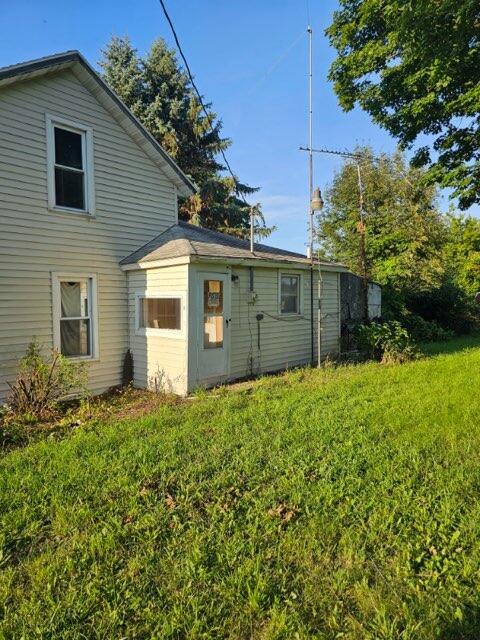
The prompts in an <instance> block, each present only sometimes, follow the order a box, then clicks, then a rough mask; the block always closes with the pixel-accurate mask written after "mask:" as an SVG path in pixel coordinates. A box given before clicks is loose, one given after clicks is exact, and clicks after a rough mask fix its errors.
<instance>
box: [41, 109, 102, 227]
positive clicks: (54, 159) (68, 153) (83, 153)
mask: <svg viewBox="0 0 480 640" xmlns="http://www.w3.org/2000/svg"><path fill="white" fill-rule="evenodd" d="M47 133H48V139H47V140H48V144H47V152H48V154H47V155H48V201H49V207H50V208H53V209H60V210H66V211H71V212H80V213H90V214H93V163H92V160H91V158H92V132H91V129H89V128H88V127H82V126H77V125H75V124H73V123H70V122H67V121H62V120H59V119H56V118H53V117H52V116H47Z"/></svg>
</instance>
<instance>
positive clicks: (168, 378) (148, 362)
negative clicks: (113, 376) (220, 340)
mask: <svg viewBox="0 0 480 640" xmlns="http://www.w3.org/2000/svg"><path fill="white" fill-rule="evenodd" d="M127 277H128V291H129V294H128V301H129V323H130V349H131V351H132V354H133V362H134V376H135V378H134V385H135V386H136V387H140V388H144V387H147V388H150V389H158V390H164V391H167V392H174V393H178V394H180V395H184V394H186V393H187V353H188V346H187V345H188V343H187V341H188V330H187V327H188V322H187V318H188V308H189V305H188V302H187V300H188V296H187V291H188V264H184V265H176V266H169V267H158V268H153V269H142V270H137V271H127ZM142 297H147V298H149V297H150V298H155V297H156V298H161V297H163V298H180V299H181V301H182V302H181V314H182V328H181V330H180V331H175V330H173V331H172V330H170V331H169V330H166V329H162V330H157V329H146V330H145V329H143V330H142V329H141V328H140V327H139V317H138V312H139V299H141V298H142Z"/></svg>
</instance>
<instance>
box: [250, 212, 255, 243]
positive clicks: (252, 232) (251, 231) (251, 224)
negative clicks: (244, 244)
mask: <svg viewBox="0 0 480 640" xmlns="http://www.w3.org/2000/svg"><path fill="white" fill-rule="evenodd" d="M254 215H255V214H254V208H253V207H250V253H254V250H253V240H254V237H253V235H254V230H253V217H254Z"/></svg>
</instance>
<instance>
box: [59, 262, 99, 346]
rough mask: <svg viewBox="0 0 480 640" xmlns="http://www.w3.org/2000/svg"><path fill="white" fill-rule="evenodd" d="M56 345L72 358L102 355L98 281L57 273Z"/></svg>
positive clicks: (88, 277)
mask: <svg viewBox="0 0 480 640" xmlns="http://www.w3.org/2000/svg"><path fill="white" fill-rule="evenodd" d="M53 287H54V289H53V296H54V318H53V321H54V332H53V333H54V346H55V348H56V349H58V350H59V351H60V353H61V354H62V355H64V356H67V357H69V358H93V357H96V356H97V355H98V344H97V322H96V278H95V276H85V277H78V276H77V277H76V276H68V275H65V276H63V275H57V274H54V280H53Z"/></svg>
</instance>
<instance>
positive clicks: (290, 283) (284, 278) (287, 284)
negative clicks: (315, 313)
mask: <svg viewBox="0 0 480 640" xmlns="http://www.w3.org/2000/svg"><path fill="white" fill-rule="evenodd" d="M300 282H301V276H300V275H292V274H289V273H281V274H280V296H279V297H280V313H282V314H288V313H296V314H299V313H300V312H301V300H300V298H301V296H300V292H301V289H300Z"/></svg>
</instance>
